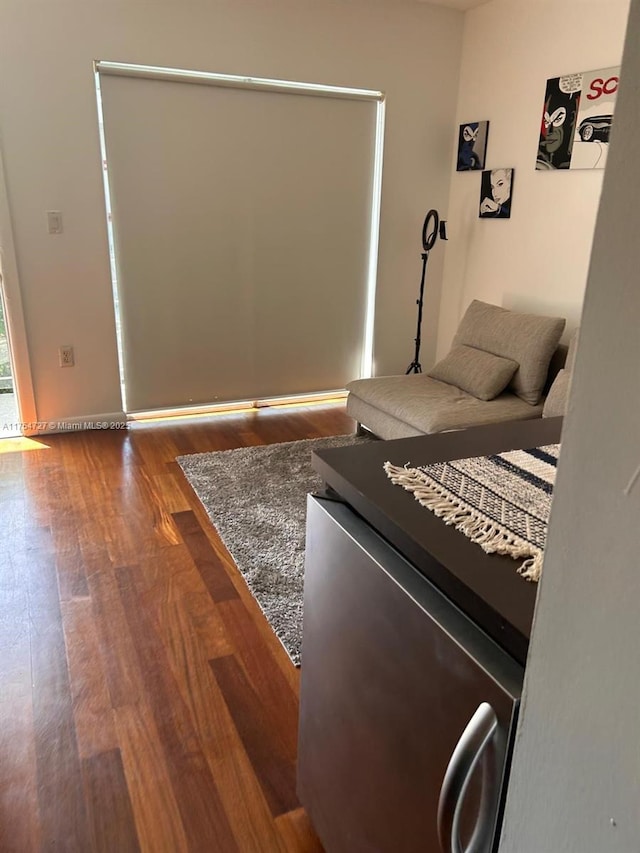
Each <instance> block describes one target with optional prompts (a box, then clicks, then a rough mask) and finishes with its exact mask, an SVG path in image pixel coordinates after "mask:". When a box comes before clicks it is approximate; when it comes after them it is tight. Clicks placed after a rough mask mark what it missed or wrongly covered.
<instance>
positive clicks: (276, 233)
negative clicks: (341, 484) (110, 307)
mask: <svg viewBox="0 0 640 853" xmlns="http://www.w3.org/2000/svg"><path fill="white" fill-rule="evenodd" d="M100 84H101V91H102V103H103V111H104V132H105V140H106V151H107V160H108V176H109V189H110V195H111V204H112V211H113V227H114V236H115V246H116V261H117V262H116V266H117V278H118V295H119V304H120V313H121V325H122V342H123V353H124V365H123V367H124V376H125V382H126V390H127V409H128V410H129V411H140V410H149V409H159V408H164V407H173V406H183V405H190V404H206V403H216V402H221V401H233V400H247V399H258V398H260V397H270V396H278V395H288V394H295V393H304V392H315V391H324V390H329V389H334V388H341V387H343V386H344V384H345V383H346V382H348V381H349V380H351V379H353V378H355V377H357V376H358V375H359V374H360V367H361V357H362V346H363V339H364V320H365V305H366V289H367V271H368V261H369V238H370V225H371V203H372V179H373V167H374V145H375V130H376V128H375V125H376V104H375V103H374V102H371V101H367V100H349V99H342V98H333V97H312V96H309V95H304V94H291V93H286V94H285V93H280V92H272V91H257V90H249V89H241V88H223V87H218V86H209V85H198V84H196V83H189V82H174V81H171V80H165V79H153V78H146V79H145V78H137V77H127V76H111V75H107V74H104V73H102V74H101V75H100Z"/></svg>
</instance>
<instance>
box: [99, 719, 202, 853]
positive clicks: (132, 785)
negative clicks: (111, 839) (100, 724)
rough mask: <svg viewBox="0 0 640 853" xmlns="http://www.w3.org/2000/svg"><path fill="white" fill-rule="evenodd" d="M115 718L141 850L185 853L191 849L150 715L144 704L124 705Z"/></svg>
mask: <svg viewBox="0 0 640 853" xmlns="http://www.w3.org/2000/svg"><path fill="white" fill-rule="evenodd" d="M115 719H116V729H117V732H118V742H119V744H120V750H121V754H122V763H123V769H124V775H125V778H126V780H127V787H128V790H129V794H130V797H131V803H132V807H133V813H134V816H135V823H136V829H137V837H138V840H139V843H140V848H141V850H142V851H144V853H187V851H189V850H190V849H191V848H190V846H189V843H188V841H187V834H186V831H185V826H184V824H183V822H182V817H181V814H180V809H179V808H178V804H177V802H176V797H175V794H174V791H173V787H172V785H171V779H170V774H169V770H168V768H167V762H166V758H165V753H164V748H163V744H162V741H161V739H160V734H159V732H158V729H157V728H156V725H155V722H154V720H153V714H152V713H151V711H150V710H149V708H148V707H147V706H146V705H145V704H144V703H141V704H138V705H129V706H127V705H124V706H122V707H120V708H117V709H116V711H115Z"/></svg>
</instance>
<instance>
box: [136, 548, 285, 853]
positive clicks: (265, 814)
mask: <svg viewBox="0 0 640 853" xmlns="http://www.w3.org/2000/svg"><path fill="white" fill-rule="evenodd" d="M182 547H184V546H182ZM173 551H174V553H175V552H177V551H179V549H177V548H176V549H173ZM187 560H188V567H189V569H190V573H191V575H193V577H194V578H195V580H196V581H197V583H198V585H199V588H203V585H202V581H201V579H200V577H199V575H198V573H197V571H196V569H195V567H194V566H193V562H192V561H191V560H190V558H189V557H188V555H187ZM140 570H141V571H140V572H139V573H137V574H136V586H137V589H138V592H139V595H141V601H142V602H143V606H144V607H145V609H147V610H149V612H150V613H151V614H152V615H153V618H154V621H155V622H156V627H157V631H158V634H159V636H160V637H161V638H162V640H163V643H164V646H165V649H166V654H167V660H168V662H169V665H170V667H171V671H172V673H173V676H174V678H175V679H176V682H177V683H178V685H179V689H180V692H181V696H182V699H183V700H184V702H185V705H186V706H187V707H188V709H189V712H190V715H191V719H192V721H193V725H194V728H195V731H196V733H197V736H198V738H199V741H200V744H201V746H202V750H203V754H204V756H205V758H206V760H207V763H208V765H209V768H210V770H211V773H212V775H213V777H214V778H215V780H216V785H217V788H218V790H219V792H220V799H221V801H222V804H223V806H224V810H225V813H226V815H227V818H228V820H229V824H230V826H231V828H232V831H233V834H234V837H235V838H236V840H237V843H238V846H239V847H240V849H241V850H242V851H243V853H244V851H256V853H261V851H263V850H265V849H268V850H274V851H277V850H278V849H279V848H280V841H281V839H280V836H279V834H278V833H277V832H276V830H275V827H274V825H273V820H272V815H271V812H270V810H269V808H268V806H267V803H266V801H265V799H264V796H263V794H262V789H261V787H260V785H259V783H258V781H257V779H256V777H255V774H254V772H253V768H252V766H251V763H250V761H249V759H248V757H247V754H246V752H245V750H244V746H243V744H242V742H241V740H240V738H239V736H238V733H237V731H236V728H235V726H234V722H233V719H232V718H231V715H230V713H229V711H228V709H227V706H226V704H225V702H224V698H223V697H222V695H221V693H220V690H219V688H218V686H217V683H216V681H215V678H214V677H213V673H212V671H211V669H210V667H209V663H208V657H207V654H206V652H207V651H208V650H210V649H211V648H212V646H211V639H210V637H209V636H207V637H206V638H205V639H206V642H205V643H203V642H202V641H201V633H200V631H199V630H198V627H199V626H196V625H195V624H194V622H193V621H192V616H191V613H192V611H191V608H190V604H191V602H192V599H193V598H194V597H197V600H198V602H199V603H201V604H203V605H204V604H205V602H206V606H207V609H206V612H207V616H208V617H209V618H208V622H209V623H210V621H211V616H215V625H216V628H217V631H219V632H222V633H220V634H219V635H218V643H217V645H216V646H215V648H214V649H213V650H214V651H215V653H216V655H218V656H220V655H228V654H230V652H231V646H230V643H229V640H228V639H227V637H226V634H225V633H224V625H223V622H222V620H221V619H220V616H219V615H218V614H217V610H216V607H215V605H214V604H213V602H212V601H211V598H210V596H209V594H208V593H207V592H206V591H204V589H203V591H202V592H198V593H196V592H189V591H188V590H189V588H190V578H189V576H188V575H187V573H186V572H185V571H184V570H182V571H178V572H177V574H176V575H174V576H173V577H172V576H171V575H170V574H169V573H165V572H157V571H156V564H155V561H154V560H148V561H144V562H143V564H141V565H140ZM140 590H144V592H142V593H140ZM254 712H255V714H256V715H258V716H261V714H262V708H261V707H259V706H256V707H255V708H254Z"/></svg>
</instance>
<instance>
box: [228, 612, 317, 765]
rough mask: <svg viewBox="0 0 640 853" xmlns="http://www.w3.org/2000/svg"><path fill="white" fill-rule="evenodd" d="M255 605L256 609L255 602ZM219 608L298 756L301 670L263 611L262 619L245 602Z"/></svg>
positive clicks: (256, 687) (253, 678)
mask: <svg viewBox="0 0 640 853" xmlns="http://www.w3.org/2000/svg"><path fill="white" fill-rule="evenodd" d="M252 606H253V607H256V608H257V604H255V602H253V603H252ZM218 610H219V611H220V615H221V616H222V620H223V622H224V625H225V628H226V630H227V634H228V636H229V637H230V638H231V639H232V641H233V645H234V649H235V654H236V657H237V658H238V660H240V661H241V663H242V665H243V667H244V669H245V671H246V673H247V675H248V676H249V679H250V681H251V685H252V686H253V689H254V690H255V691H256V693H257V694H258V696H259V697H260V701H261V702H262V705H263V708H264V709H265V711H267V710H268V711H269V712H270V713H273V714H274V716H275V717H276V718H277V719H278V720H279V721H280V725H281V729H282V736H283V737H284V738H286V741H287V744H288V749H289V750H290V751H291V753H292V754H294V755H295V751H296V748H297V731H298V702H297V695H298V694H297V691H298V685H299V678H300V676H299V672H298V670H297V669H296V668H295V667H294V665H293V664H292V663H291V660H290V659H289V656H288V655H287V653H286V652H285V650H284V649H283V648H282V645H281V644H280V641H279V640H278V638H277V637H276V636H275V634H274V633H273V630H272V629H271V627H270V626H269V624H268V622H267V621H266V619H265V618H264V616H262V614H261V620H260V621H257V619H256V617H254V616H253V615H252V614H251V612H250V611H249V610H248V608H247V607H246V606H245V603H244V601H225V602H221V604H219V605H218ZM263 623H264V624H263ZM265 630H266V631H268V632H269V634H270V637H269V639H270V642H269V643H267V642H266V640H265V638H264V631H265ZM272 646H273V647H276V646H277V656H276V655H274V654H273V651H272ZM286 672H288V674H289V675H288V676H287V674H285V673H286Z"/></svg>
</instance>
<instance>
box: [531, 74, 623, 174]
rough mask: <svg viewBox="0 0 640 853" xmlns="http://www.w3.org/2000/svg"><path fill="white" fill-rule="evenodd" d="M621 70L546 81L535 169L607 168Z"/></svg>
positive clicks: (565, 76) (573, 75)
mask: <svg viewBox="0 0 640 853" xmlns="http://www.w3.org/2000/svg"><path fill="white" fill-rule="evenodd" d="M619 80H620V68H619V67H612V68H601V69H599V70H597V71H584V72H579V73H577V74H566V75H564V76H563V77H553V78H551V79H550V80H547V88H546V91H545V98H544V107H543V110H542V122H541V126H540V139H539V142H538V156H537V159H536V169H540V170H545V169H604V166H605V163H606V161H607V150H608V147H609V134H610V132H611V127H612V125H613V112H614V106H615V99H616V94H617V92H618V84H619Z"/></svg>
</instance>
